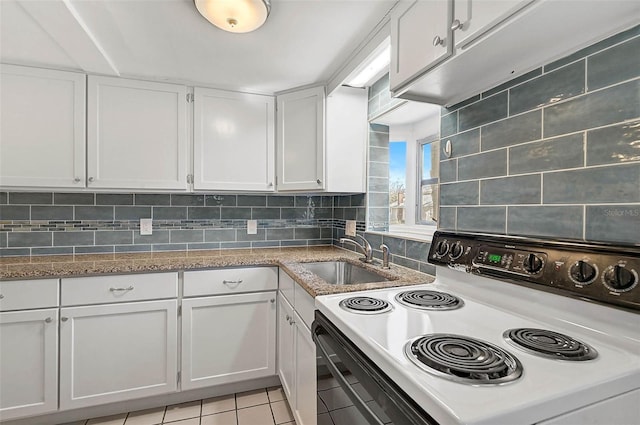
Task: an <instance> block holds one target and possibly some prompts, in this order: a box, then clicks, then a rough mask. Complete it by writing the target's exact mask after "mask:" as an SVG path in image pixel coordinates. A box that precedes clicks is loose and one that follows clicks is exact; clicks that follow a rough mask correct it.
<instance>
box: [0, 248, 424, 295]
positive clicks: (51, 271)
mask: <svg viewBox="0 0 640 425" xmlns="http://www.w3.org/2000/svg"><path fill="white" fill-rule="evenodd" d="M360 257H361V255H358V254H355V253H353V252H351V251H346V250H344V249H340V248H335V247H330V246H326V247H309V248H280V249H275V248H264V249H233V250H212V251H188V252H187V251H175V252H154V253H132V254H87V255H76V256H71V255H64V256H43V257H5V258H0V279H2V280H16V279H36V278H44V277H73V276H96V275H102V274H126V273H142V272H159V271H179V270H197V269H207V268H215V267H237V266H278V267H281V268H282V270H284V271H285V272H286V273H287V274H288V275H289V276H291V277H292V278H293V279H294V280H295V281H296V282H298V283H299V284H300V285H301V286H302V287H303V288H304V289H305V290H306V291H307V292H308V293H309V294H310V295H311V296H313V297H316V296H318V295H327V294H335V293H340V292H352V291H363V290H366V289H378V288H386V287H392V286H406V285H416V284H419V283H430V282H432V281H433V279H434V278H433V276H430V275H427V274H424V273H420V272H417V271H415V270H411V269H408V268H405V267H400V266H396V265H391V269H390V270H383V269H382V268H381V267H380V265H379V264H376V265H370V264H363V263H362V262H361V261H360V260H359V258H360ZM315 261H346V262H349V263H353V264H358V265H361V266H363V267H365V268H367V269H369V270H372V271H374V272H376V273H378V274H380V275H382V276H384V277H386V278H387V279H389V280H390V281H386V282H373V283H362V284H355V285H331V284H329V283H327V282H326V281H324V280H323V279H321V278H320V277H318V276H317V275H315V274H313V273H311V272H310V271H308V270H307V269H305V268H304V263H309V262H315Z"/></svg>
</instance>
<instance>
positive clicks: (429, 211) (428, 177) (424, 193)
mask: <svg viewBox="0 0 640 425" xmlns="http://www.w3.org/2000/svg"><path fill="white" fill-rule="evenodd" d="M421 149H422V153H421V162H422V170H421V173H422V178H421V181H420V183H419V184H420V198H421V199H420V215H419V220H420V222H422V223H424V224H435V223H436V222H435V220H436V219H437V211H438V183H439V182H438V174H439V168H440V167H439V166H440V142H439V141H435V142H431V143H425V144H423V145H422V146H421Z"/></svg>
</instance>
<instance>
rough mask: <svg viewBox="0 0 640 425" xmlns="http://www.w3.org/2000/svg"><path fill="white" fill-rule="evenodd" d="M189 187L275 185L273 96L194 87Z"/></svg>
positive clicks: (268, 188)
mask: <svg viewBox="0 0 640 425" xmlns="http://www.w3.org/2000/svg"><path fill="white" fill-rule="evenodd" d="M194 97H195V100H194V134H193V157H194V161H193V165H194V167H193V176H194V180H193V188H194V189H195V190H209V189H214V190H253V191H273V190H274V189H275V187H274V168H275V157H274V155H275V152H274V151H275V138H274V124H275V117H274V103H275V102H274V98H273V97H272V96H260V95H254V94H246V93H234V92H229V91H222V90H211V89H203V88H196V89H195V90H194Z"/></svg>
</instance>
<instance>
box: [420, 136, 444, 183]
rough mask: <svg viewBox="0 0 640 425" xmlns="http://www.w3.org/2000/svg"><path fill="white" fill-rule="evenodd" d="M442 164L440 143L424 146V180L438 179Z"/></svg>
mask: <svg viewBox="0 0 640 425" xmlns="http://www.w3.org/2000/svg"><path fill="white" fill-rule="evenodd" d="M439 164H440V142H431V143H425V144H424V145H422V180H426V179H433V178H437V177H438V168H439V167H438V165H439Z"/></svg>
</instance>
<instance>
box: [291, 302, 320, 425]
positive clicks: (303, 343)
mask: <svg viewBox="0 0 640 425" xmlns="http://www.w3.org/2000/svg"><path fill="white" fill-rule="evenodd" d="M295 316H296V319H295V322H296V323H295V324H296V371H295V396H294V398H295V400H296V406H295V413H294V415H295V417H296V420H297V423H298V424H300V425H315V423H316V420H317V402H316V400H317V395H316V392H317V385H316V345H315V343H314V342H313V339H312V338H311V330H309V328H307V327H306V326H305V324H304V322H303V321H302V319H301V318H300V316H299V315H298V314H296V315H295Z"/></svg>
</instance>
